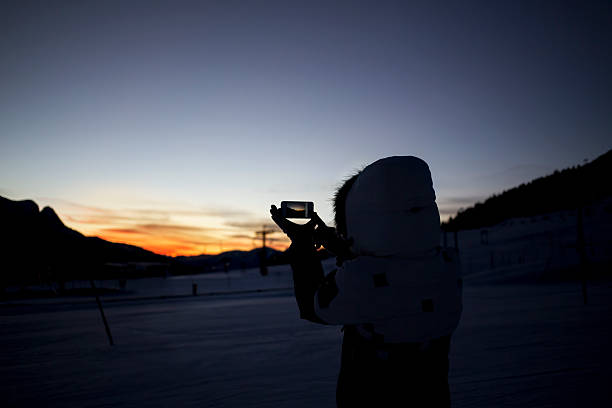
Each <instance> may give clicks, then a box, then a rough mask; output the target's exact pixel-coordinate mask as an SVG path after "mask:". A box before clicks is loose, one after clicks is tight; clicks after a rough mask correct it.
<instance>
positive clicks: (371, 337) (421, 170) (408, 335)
mask: <svg viewBox="0 0 612 408" xmlns="http://www.w3.org/2000/svg"><path fill="white" fill-rule="evenodd" d="M334 210H335V222H336V229H334V228H330V227H327V226H325V224H324V223H323V222H322V221H321V219H320V218H319V217H318V215H316V214H315V215H314V216H313V218H312V220H310V221H309V222H308V223H307V224H305V225H298V224H295V223H292V222H290V221H287V220H286V219H285V218H283V217H282V215H281V212H280V210H278V209H277V208H276V207H275V206H272V208H271V210H270V213H271V214H272V218H273V220H274V221H275V222H276V223H277V224H278V225H279V226H280V227H281V229H283V231H284V232H285V233H286V234H287V235H288V236H289V238H290V239H291V241H292V243H291V246H290V247H289V249H288V253H289V255H290V257H291V267H292V269H293V279H294V288H295V297H296V300H297V303H298V307H299V310H300V317H301V318H303V319H307V320H310V321H313V322H317V323H322V324H337V325H343V326H344V327H343V331H344V340H343V344H342V358H341V368H340V374H339V376H338V385H337V391H336V402H337V405H338V406H339V407H357V406H372V407H377V406H410V404H414V405H413V406H431V407H445V406H446V407H448V406H450V392H449V387H448V353H449V347H450V340H451V334H452V332H453V331H454V330H455V328H456V327H457V324H458V322H459V318H460V315H461V308H462V306H461V279H460V277H459V268H458V257H457V254H456V253H455V251H454V250H451V249H446V248H441V247H440V245H439V243H440V216H439V213H438V207H437V205H436V202H435V193H434V190H433V187H432V181H431V174H430V172H429V168H428V166H427V164H426V163H425V162H424V161H422V160H421V159H418V158H416V157H412V156H402V157H388V158H385V159H381V160H378V161H377V162H375V163H373V164H371V165H369V166H367V167H366V168H365V169H363V170H362V171H361V172H359V173H358V174H356V175H354V176H353V177H351V178H350V179H348V180H347V181H346V182H345V183H344V184H343V185H342V186H341V187H340V188H339V189H338V191H337V193H336V196H335V201H334ZM319 245H323V246H324V247H326V248H327V249H328V250H329V251H331V252H332V253H334V254H335V255H336V256H337V264H338V266H339V267H338V268H337V269H336V270H334V271H333V272H331V273H330V274H328V275H327V276H324V273H323V269H322V267H321V263H320V261H319V259H318V258H317V256H316V248H317V247H318V246H319ZM370 404H371V405H370Z"/></svg>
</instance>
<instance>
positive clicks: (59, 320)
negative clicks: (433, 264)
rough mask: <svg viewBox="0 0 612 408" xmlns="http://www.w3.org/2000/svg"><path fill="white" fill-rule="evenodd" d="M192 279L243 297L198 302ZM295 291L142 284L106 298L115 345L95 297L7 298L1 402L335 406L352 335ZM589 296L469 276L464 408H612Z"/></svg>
mask: <svg viewBox="0 0 612 408" xmlns="http://www.w3.org/2000/svg"><path fill="white" fill-rule="evenodd" d="M331 266H332V265H331V264H329V263H328V264H327V267H331ZM192 279H193V280H194V281H196V282H197V283H198V291H199V292H200V293H205V292H207V293H219V292H223V291H229V292H232V294H228V295H222V294H216V295H202V296H198V297H193V296H189V295H188V294H189V293H190V291H191V282H192ZM241 279H242V280H241ZM290 283H291V281H290V272H289V269H288V267H274V268H272V269H271V273H270V275H269V276H267V277H259V276H258V273H257V271H256V270H248V271H245V272H240V271H238V272H230V274H229V275H226V274H224V273H218V274H212V275H207V276H197V277H193V278H191V277H190V278H171V279H166V280H163V279H151V280H142V281H130V282H128V290H130V295H129V296H108V297H105V298H103V303H104V306H105V312H106V315H107V318H108V321H109V323H110V326H111V329H112V334H113V337H114V339H115V342H116V345H115V346H114V347H110V346H109V345H108V342H107V339H106V335H105V333H104V328H103V325H102V321H101V318H100V316H99V312H98V310H97V308H96V304H95V302H94V300H93V299H88V298H79V299H63V300H62V299H60V300H53V301H51V300H44V299H41V300H27V301H25V300H24V301H19V302H10V303H8V302H6V303H2V304H0V333H1V334H0V349H1V350H2V353H1V354H0V376H1V377H0V378H1V381H0V392H1V395H2V401H3V402H2V406H6V407H24V406H32V407H42V406H48V407H101V406H113V407H115V406H119V407H129V406H133V407H144V406H146V407H151V406H153V407H162V406H163V407H166V406H199V407H251V406H253V407H333V406H335V402H334V393H335V382H336V375H337V372H338V368H339V360H340V359H339V357H340V347H341V333H340V329H339V327H325V326H319V325H316V324H313V323H309V322H305V321H300V320H299V319H298V317H297V307H296V305H295V301H294V299H293V297H292V293H291V290H290V289H289V290H287V289H282V288H285V287H289V286H290ZM261 288H263V289H268V290H264V291H261V292H257V291H254V290H255V289H261ZM274 288H276V289H278V290H270V289H274ZM243 290H247V292H240V291H243ZM248 290H253V291H250V292H249V291H248ZM160 293H161V294H163V293H174V294H175V295H179V296H177V297H171V298H156V297H155V296H154V295H155V294H160ZM183 294H184V295H187V296H182V297H181V296H180V295H183ZM589 295H590V304H589V305H588V306H584V305H583V304H582V296H581V292H580V286H579V285H578V284H575V283H560V284H547V285H544V284H542V285H486V284H483V283H482V282H480V283H479V284H478V285H474V284H470V279H469V277H467V279H466V284H465V291H464V304H465V310H464V315H463V318H462V321H461V324H460V326H459V329H458V330H457V331H456V333H455V335H454V337H453V344H452V350H451V373H450V383H451V389H452V395H453V404H454V406H455V407H499V406H515V407H575V406H585V407H595V406H601V407H608V406H611V405H610V404H612V390H611V389H610V387H609V383H610V380H611V379H612V348H611V340H612V283H610V282H599V283H591V284H590V285H589Z"/></svg>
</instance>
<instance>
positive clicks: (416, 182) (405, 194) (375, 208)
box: [346, 156, 440, 256]
mask: <svg viewBox="0 0 612 408" xmlns="http://www.w3.org/2000/svg"><path fill="white" fill-rule="evenodd" d="M346 225H347V234H348V237H349V238H352V239H353V251H354V252H356V253H357V254H359V255H372V256H414V255H417V254H420V253H423V252H425V251H428V250H430V249H433V248H435V247H437V246H438V245H439V243H440V214H439V212H438V207H437V205H436V194H435V192H434V189H433V182H432V180H431V173H430V171H429V167H428V166H427V163H425V162H424V161H423V160H421V159H419V158H417V157H414V156H393V157H387V158H384V159H380V160H378V161H376V162H374V163H372V164H370V165H369V166H367V167H366V168H365V169H364V170H363V171H362V172H361V173H360V174H359V176H358V177H357V180H356V181H355V183H354V184H353V186H352V187H351V189H350V191H349V193H348V195H347V199H346Z"/></svg>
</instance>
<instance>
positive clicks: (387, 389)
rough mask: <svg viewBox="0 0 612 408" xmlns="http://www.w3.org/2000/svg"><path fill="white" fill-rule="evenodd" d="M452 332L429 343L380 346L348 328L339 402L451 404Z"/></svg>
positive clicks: (344, 404) (340, 404) (342, 407)
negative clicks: (450, 363)
mask: <svg viewBox="0 0 612 408" xmlns="http://www.w3.org/2000/svg"><path fill="white" fill-rule="evenodd" d="M450 339H451V336H450V335H449V336H445V337H441V338H438V339H434V340H431V341H429V342H427V343H426V344H421V343H403V344H393V345H388V344H375V343H374V342H373V341H370V340H366V339H365V338H363V337H362V336H361V335H360V334H359V333H358V332H357V330H356V329H355V328H353V327H346V328H345V330H344V339H343V342H342V360H341V367H340V374H339V376H338V386H337V389H336V404H337V406H338V407H340V408H346V407H361V406H371V407H436V408H437V407H450V391H449V387H448V352H449V349H450Z"/></svg>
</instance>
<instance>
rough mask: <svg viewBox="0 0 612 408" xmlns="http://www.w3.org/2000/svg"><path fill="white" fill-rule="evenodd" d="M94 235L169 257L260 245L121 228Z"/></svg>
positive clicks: (280, 246)
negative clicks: (127, 230)
mask: <svg viewBox="0 0 612 408" xmlns="http://www.w3.org/2000/svg"><path fill="white" fill-rule="evenodd" d="M94 236H97V237H98V238H101V239H104V240H106V241H110V242H115V243H121V244H128V245H134V246H137V247H140V248H143V249H146V250H147V251H151V252H154V253H156V254H159V255H166V256H171V257H176V256H194V255H203V254H206V255H216V254H219V253H222V252H227V251H251V250H253V249H255V248H258V247H260V245H261V242H260V241H257V245H254V244H253V242H252V241H251V240H246V239H233V240H224V241H222V244H219V243H215V242H210V243H197V242H193V241H192V240H190V239H189V238H182V237H176V236H174V237H169V236H166V237H164V236H151V235H145V234H140V233H137V232H125V231H121V230H106V231H103V232H97V233H95V234H94ZM288 246H289V245H288V244H282V243H267V245H266V247H268V248H272V249H275V250H277V251H284V250H285V249H287V247H288Z"/></svg>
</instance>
